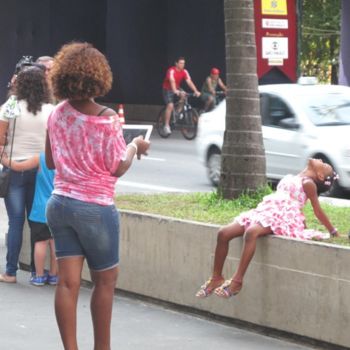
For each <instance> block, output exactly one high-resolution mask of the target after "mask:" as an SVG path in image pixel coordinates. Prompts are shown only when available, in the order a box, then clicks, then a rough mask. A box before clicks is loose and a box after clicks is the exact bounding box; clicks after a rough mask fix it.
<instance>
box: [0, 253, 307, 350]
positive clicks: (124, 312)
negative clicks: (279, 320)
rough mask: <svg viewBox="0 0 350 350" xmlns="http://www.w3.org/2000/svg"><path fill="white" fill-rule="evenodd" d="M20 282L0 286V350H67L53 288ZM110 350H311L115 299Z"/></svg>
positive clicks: (82, 341)
mask: <svg viewBox="0 0 350 350" xmlns="http://www.w3.org/2000/svg"><path fill="white" fill-rule="evenodd" d="M5 250H6V249H5V247H4V246H2V247H0V259H1V260H0V261H1V264H0V267H1V270H2V271H3V269H4V261H5ZM17 279H18V281H17V284H5V283H0V349H6V350H34V349H35V350H59V349H63V347H62V345H61V340H60V336H59V333H58V328H57V326H56V321H55V316H54V306H53V304H54V290H55V287H53V286H44V287H35V286H32V285H30V284H29V283H28V280H29V273H28V272H25V271H19V273H18V275H17ZM90 293H91V290H90V289H88V288H85V287H82V288H81V293H80V297H79V304H78V341H79V349H81V350H91V349H93V330H92V325H91V320H90V309H89V299H90ZM117 294H118V293H117ZM208 302H210V300H208ZM228 302H230V303H234V302H235V301H234V300H230V301H228ZM112 349H121V350H151V349H152V350H160V349H168V350H180V349H181V350H199V349H200V350H212V349H221V350H232V349H244V350H298V349H299V350H307V349H311V348H309V347H306V346H301V345H297V344H294V343H292V342H287V341H284V340H279V339H276V338H270V337H267V336H264V335H261V334H256V333H253V332H249V331H246V330H243V329H239V328H236V327H233V326H231V325H226V324H223V323H219V322H214V321H210V320H207V319H203V318H200V317H197V316H193V315H189V314H186V313H182V312H179V311H176V310H172V309H167V308H165V307H163V306H158V305H155V304H150V303H146V302H144V301H140V300H137V299H133V298H131V297H130V298H129V297H125V296H119V295H117V296H116V297H115V299H114V306H113V316H112Z"/></svg>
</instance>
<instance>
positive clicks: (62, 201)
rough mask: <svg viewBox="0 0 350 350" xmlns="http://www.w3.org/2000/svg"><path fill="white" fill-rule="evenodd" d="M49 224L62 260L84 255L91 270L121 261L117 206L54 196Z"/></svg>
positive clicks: (52, 197)
mask: <svg viewBox="0 0 350 350" xmlns="http://www.w3.org/2000/svg"><path fill="white" fill-rule="evenodd" d="M46 216H47V223H48V225H49V227H50V230H51V232H52V235H53V238H54V240H55V247H56V256H57V258H58V259H61V258H66V257H73V256H84V257H85V258H86V261H87V263H88V266H89V268H90V269H91V270H96V271H102V270H108V269H111V268H113V267H115V266H117V265H118V263H119V213H118V211H117V209H116V208H115V206H114V205H107V206H103V205H98V204H94V203H87V202H83V201H79V200H76V199H73V198H69V197H65V196H60V195H55V194H54V195H52V196H51V197H50V199H49V201H48V203H47V206H46Z"/></svg>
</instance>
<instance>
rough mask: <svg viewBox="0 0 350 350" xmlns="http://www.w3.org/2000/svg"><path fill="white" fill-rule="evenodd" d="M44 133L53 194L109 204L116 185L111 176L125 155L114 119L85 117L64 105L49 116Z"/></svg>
mask: <svg viewBox="0 0 350 350" xmlns="http://www.w3.org/2000/svg"><path fill="white" fill-rule="evenodd" d="M48 133H49V137H50V142H51V151H52V156H53V160H54V163H55V166H56V176H55V188H54V191H53V193H54V194H59V195H62V196H67V197H71V198H74V199H78V200H81V201H84V202H90V203H96V204H100V205H111V204H113V197H114V188H115V184H116V182H117V178H116V177H115V176H113V174H114V173H115V171H116V170H117V168H118V165H119V162H120V161H121V160H124V159H125V155H126V145H125V141H124V138H123V132H122V128H121V126H120V124H119V122H118V120H117V118H115V117H106V116H89V115H85V114H82V113H80V112H78V111H77V110H76V109H74V108H73V107H72V106H71V105H70V104H69V102H67V101H64V102H61V103H60V104H59V105H57V106H56V108H55V109H54V110H53V112H52V113H51V115H50V117H49V120H48Z"/></svg>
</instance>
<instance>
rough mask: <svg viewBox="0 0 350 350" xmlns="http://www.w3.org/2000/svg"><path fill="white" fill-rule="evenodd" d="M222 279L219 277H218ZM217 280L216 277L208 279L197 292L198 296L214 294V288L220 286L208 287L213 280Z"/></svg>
mask: <svg viewBox="0 0 350 350" xmlns="http://www.w3.org/2000/svg"><path fill="white" fill-rule="evenodd" d="M217 280H218V281H219V280H220V279H219V278H218V279H217ZM213 281H215V279H213V278H210V279H208V281H206V282H205V283H204V284H203V285H202V286H201V288H200V290H199V291H198V292H197V293H196V297H197V298H206V297H208V296H210V295H211V294H213V292H214V290H215V289H216V288H218V287H208V286H209V284H210V283H211V282H213Z"/></svg>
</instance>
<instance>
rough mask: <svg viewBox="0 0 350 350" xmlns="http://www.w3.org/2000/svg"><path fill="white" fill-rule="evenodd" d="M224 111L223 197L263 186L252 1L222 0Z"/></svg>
mask: <svg viewBox="0 0 350 350" xmlns="http://www.w3.org/2000/svg"><path fill="white" fill-rule="evenodd" d="M224 11H225V30H226V37H225V39H226V72H227V77H226V81H227V85H228V96H227V102H226V103H227V112H226V131H225V135H224V144H223V148H222V160H221V177H220V183H219V190H220V192H221V193H222V195H223V197H224V198H234V197H237V196H238V195H240V194H241V193H242V192H245V191H248V192H251V191H255V190H256V189H257V188H259V187H261V186H262V185H264V184H265V183H266V166H265V152H264V146H263V139H262V131H261V117H260V105H259V92H258V77H257V73H256V45H255V27H254V2H253V0H224Z"/></svg>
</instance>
